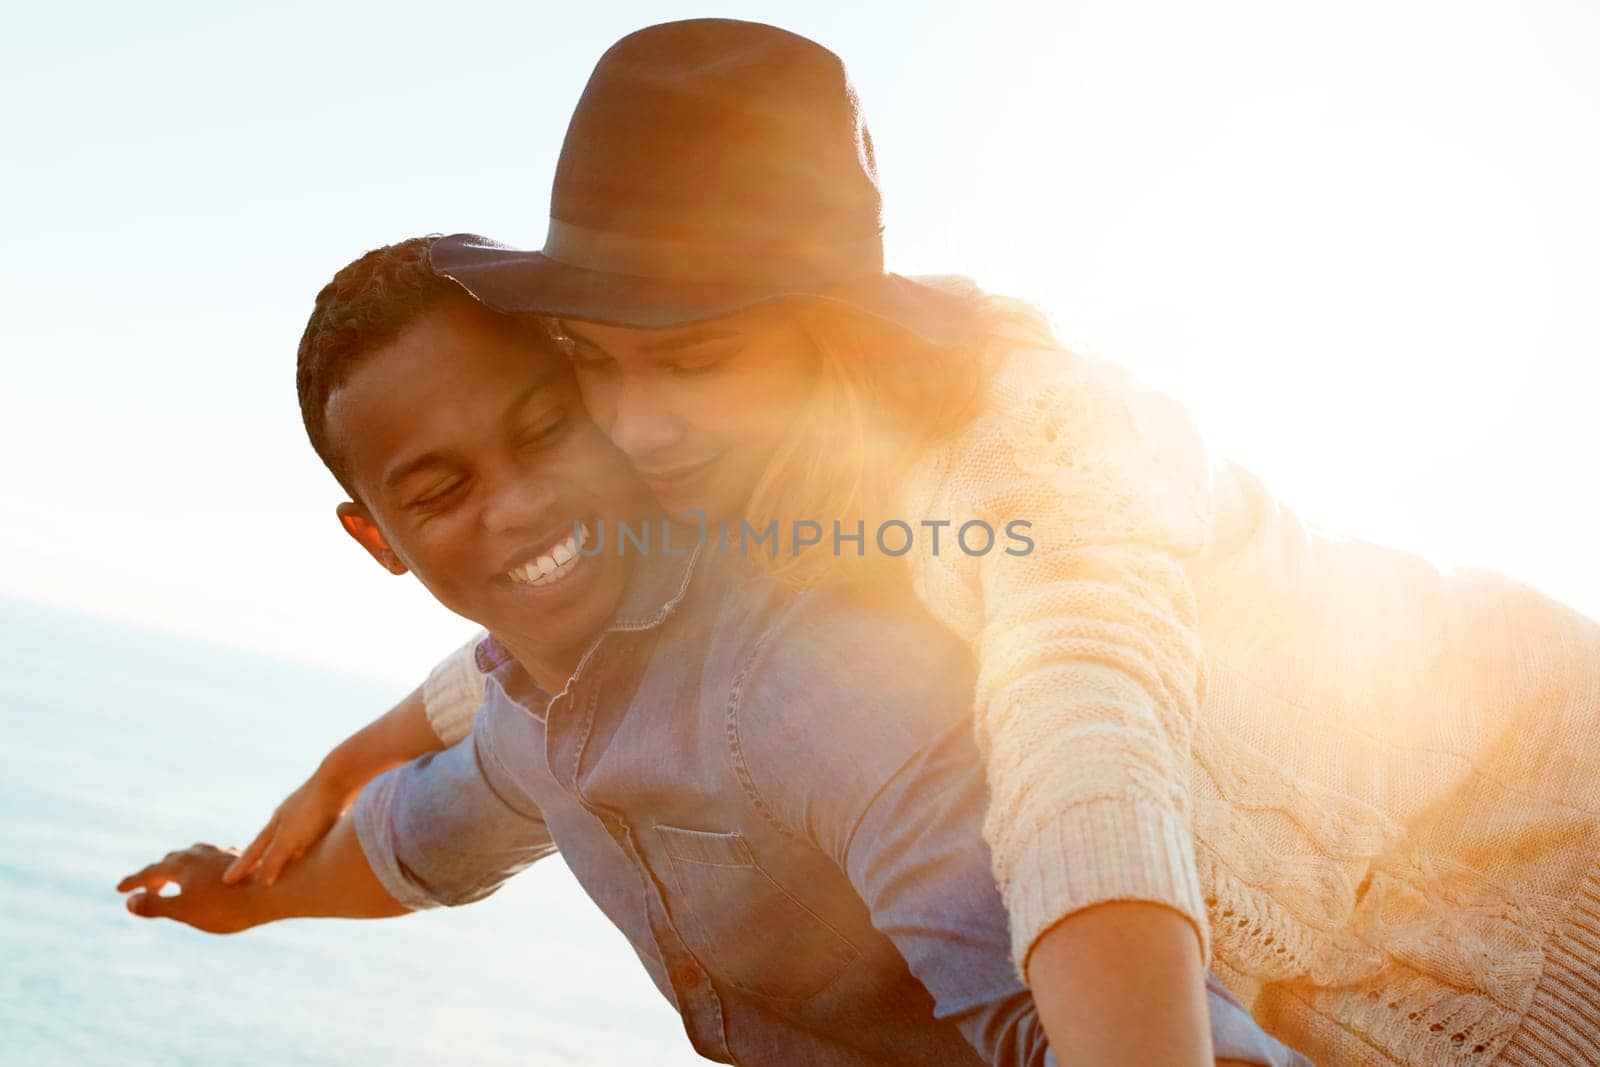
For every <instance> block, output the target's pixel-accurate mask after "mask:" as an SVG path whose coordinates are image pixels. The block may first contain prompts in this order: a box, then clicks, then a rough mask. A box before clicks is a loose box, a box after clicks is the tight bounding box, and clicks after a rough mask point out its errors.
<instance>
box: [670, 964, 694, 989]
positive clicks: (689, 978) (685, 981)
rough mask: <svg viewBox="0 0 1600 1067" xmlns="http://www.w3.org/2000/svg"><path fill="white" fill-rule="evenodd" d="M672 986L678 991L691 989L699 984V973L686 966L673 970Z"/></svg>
mask: <svg viewBox="0 0 1600 1067" xmlns="http://www.w3.org/2000/svg"><path fill="white" fill-rule="evenodd" d="M672 984H673V985H675V986H677V987H678V988H679V989H693V988H694V987H695V986H697V985H699V984H700V972H699V971H697V970H695V969H694V968H693V967H690V966H689V965H688V964H683V965H682V966H679V967H675V968H673V971H672Z"/></svg>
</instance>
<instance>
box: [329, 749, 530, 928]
mask: <svg viewBox="0 0 1600 1067" xmlns="http://www.w3.org/2000/svg"><path fill="white" fill-rule="evenodd" d="M351 817H352V819H354V822H355V829H356V836H357V838H358V839H359V840H360V842H361V849H362V851H363V852H364V853H365V854H366V857H367V864H368V865H369V866H370V867H371V868H372V872H373V874H374V875H376V876H377V878H378V881H379V882H381V883H382V884H383V887H384V889H385V890H387V891H388V893H389V895H390V896H392V897H394V899H395V900H397V901H399V902H400V903H401V904H404V905H405V906H406V907H408V908H411V909H413V910H420V909H423V908H433V907H438V906H440V905H444V906H454V905H458V904H470V903H472V902H473V901H476V900H481V899H483V898H484V897H486V896H488V895H489V894H491V893H493V892H494V891H495V890H496V889H498V888H499V887H500V885H501V883H503V882H504V881H505V880H506V879H507V878H510V877H511V876H512V875H514V874H516V873H517V872H519V871H521V870H523V869H524V868H526V867H528V866H529V865H530V864H532V863H533V862H534V861H535V860H538V859H541V858H543V857H545V856H548V855H550V854H551V853H552V852H554V851H555V850H556V849H555V843H554V841H552V840H551V837H550V831H549V828H548V827H547V826H546V825H545V822H544V819H543V818H542V817H541V816H540V815H539V813H538V811H537V810H536V809H534V808H531V807H530V806H529V805H527V804H526V803H516V804H513V803H512V802H509V801H508V799H507V798H506V797H505V795H504V793H503V792H501V791H497V790H496V789H495V787H494V786H493V785H492V784H491V783H490V781H489V779H488V777H487V776H486V775H485V774H484V769H483V759H482V754H481V753H480V751H479V748H478V744H477V739H476V736H475V735H469V736H468V737H466V738H464V739H463V740H461V741H459V742H458V743H456V744H455V745H453V746H451V747H450V748H447V749H445V750H444V751H442V752H433V753H429V754H428V755H426V756H422V757H420V758H418V759H415V760H413V761H412V762H410V763H407V764H406V765H405V766H403V767H396V768H395V769H394V770H392V771H389V772H388V773H386V774H383V775H380V776H379V777H377V778H375V779H373V780H372V781H371V782H369V783H368V784H367V786H366V788H365V789H363V790H362V791H361V795H360V797H358V798H357V800H356V803H355V807H354V810H353V811H352V812H351Z"/></svg>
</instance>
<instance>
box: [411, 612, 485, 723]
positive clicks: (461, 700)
mask: <svg viewBox="0 0 1600 1067" xmlns="http://www.w3.org/2000/svg"><path fill="white" fill-rule="evenodd" d="M486 636H488V631H487V630H479V631H478V632H477V633H476V634H474V635H473V637H472V639H471V640H470V641H468V642H467V643H466V644H464V645H462V646H461V647H460V648H458V649H456V650H455V651H454V652H452V653H450V655H448V656H446V657H445V658H444V659H442V660H440V661H439V663H438V665H437V666H435V667H434V668H433V670H432V671H429V672H428V677H427V680H426V681H424V682H423V683H422V704H423V707H424V708H425V709H426V710H427V714H428V725H430V726H432V727H433V732H434V733H436V734H438V735H439V740H440V742H442V743H443V744H444V745H445V746H446V747H448V746H450V745H453V744H455V743H456V742H457V741H459V740H461V739H462V738H463V737H466V736H467V735H468V734H470V733H471V732H472V720H473V719H474V718H476V717H477V714H478V709H479V708H480V707H482V706H483V697H484V689H485V686H486V684H487V683H486V682H485V680H484V675H482V674H481V673H479V671H478V662H477V659H476V657H475V656H474V654H473V653H474V650H475V649H476V648H477V647H478V642H479V641H482V640H483V639H484V638H485V637H486Z"/></svg>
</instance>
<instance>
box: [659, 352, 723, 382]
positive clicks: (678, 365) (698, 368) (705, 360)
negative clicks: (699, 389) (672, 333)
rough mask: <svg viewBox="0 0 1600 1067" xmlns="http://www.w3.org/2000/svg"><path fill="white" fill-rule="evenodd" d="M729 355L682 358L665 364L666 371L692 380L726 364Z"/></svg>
mask: <svg viewBox="0 0 1600 1067" xmlns="http://www.w3.org/2000/svg"><path fill="white" fill-rule="evenodd" d="M728 356H729V353H727V352H709V353H706V354H705V355H698V354H696V355H693V356H684V357H682V358H680V359H676V360H673V361H672V362H671V363H669V364H667V368H666V369H667V371H668V372H669V373H671V374H676V375H678V376H680V377H685V378H692V377H694V376H696V375H699V374H710V373H711V372H713V371H715V370H718V369H719V368H721V367H722V365H723V364H724V363H726V362H728Z"/></svg>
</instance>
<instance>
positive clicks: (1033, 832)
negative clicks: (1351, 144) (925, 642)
mask: <svg viewBox="0 0 1600 1067" xmlns="http://www.w3.org/2000/svg"><path fill="white" fill-rule="evenodd" d="M993 358H994V360H995V363H994V366H993V368H992V370H993V373H992V375H991V384H990V386H989V389H990V392H989V394H988V396H987V398H986V399H987V402H986V403H985V405H984V406H983V411H982V414H981V415H980V416H979V417H978V418H977V419H976V420H975V421H973V422H972V423H971V424H970V425H969V426H967V427H966V428H964V430H963V431H962V432H961V433H960V434H959V435H957V436H956V437H954V438H953V439H951V440H949V441H946V442H944V443H943V444H942V445H941V446H940V447H938V448H937V449H935V450H933V451H932V452H930V453H929V454H928V455H926V456H925V457H924V458H923V459H922V460H921V461H919V462H918V463H917V464H916V465H915V466H914V467H913V468H912V469H911V470H910V471H908V472H907V478H906V483H905V492H904V499H903V502H902V514H903V517H904V518H906V519H907V520H908V521H912V522H915V521H918V520H921V519H950V520H953V521H954V522H955V523H956V524H958V525H959V524H960V523H961V522H964V521H967V520H970V519H983V520H985V521H987V522H989V523H990V524H991V526H993V527H994V528H995V529H996V530H1003V529H1004V527H1005V524H1006V523H1007V522H1010V521H1012V520H1019V519H1020V520H1026V521H1027V522H1029V523H1031V527H1030V528H1029V529H1028V530H1027V531H1026V532H1027V534H1028V536H1030V537H1032V539H1033V540H1034V542H1035V548H1034V551H1033V552H1031V553H1029V554H1028V555H1025V556H1010V555H1006V554H1005V553H1004V552H1002V551H999V550H996V551H994V552H990V553H988V554H984V555H980V556H969V555H967V554H965V553H964V552H961V551H959V550H951V548H950V546H949V545H948V544H946V545H945V550H944V551H942V552H941V553H940V554H939V555H937V556H934V555H933V554H932V553H931V552H927V551H923V552H919V553H916V554H914V555H913V557H912V563H913V575H914V580H915V583H916V587H917V590H918V593H919V594H920V595H921V597H922V599H923V600H924V602H925V603H926V604H927V605H928V607H929V608H930V609H931V610H932V611H933V612H934V613H935V614H936V615H937V616H938V617H939V618H940V619H942V620H943V621H944V622H945V623H946V624H947V625H949V626H951V627H952V628H953V629H954V630H955V631H956V632H958V633H960V634H961V635H962V636H963V637H964V638H966V639H967V640H968V641H970V642H971V643H972V644H973V645H974V647H975V648H976V649H977V651H978V661H979V681H978V693H977V700H976V704H975V715H974V721H975V725H976V729H977V734H978V739H979V742H980V745H981V749H982V752H983V754H984V758H985V762H986V766H987V771H988V778H989V785H990V791H991V800H990V804H991V806H990V811H989V814H988V817H987V820H986V825H985V834H986V837H987V838H988V840H989V844H990V846H991V848H992V851H993V855H994V864H995V874H996V877H997V880H998V882H999V884H1000V886H1001V889H1002V890H1003V892H1004V895H1005V900H1006V904H1007V907H1008V909H1009V911H1010V915H1011V921H1012V932H1013V939H1014V950H1015V954H1016V959H1017V961H1018V964H1019V966H1022V965H1023V963H1024V961H1025V960H1026V957H1027V953H1028V950H1029V949H1030V948H1031V947H1032V945H1033V944H1034V943H1035V942H1036V940H1037V939H1038V938H1039V936H1040V935H1041V934H1043V933H1044V932H1045V931H1046V930H1048V929H1049V927H1050V926H1052V925H1053V924H1055V923H1056V922H1058V921H1060V920H1061V919H1063V918H1065V917H1067V916H1069V915H1071V914H1073V913H1074V912H1076V911H1078V910H1080V909H1082V908H1086V907H1088V906H1090V905H1093V904H1096V903H1100V902H1102V901H1109V900H1140V901H1149V902H1155V903H1160V904H1164V905H1166V906H1169V907H1171V908H1173V909H1175V910H1177V911H1178V912H1180V913H1181V914H1183V915H1185V916H1187V917H1188V918H1189V919H1190V920H1191V921H1192V922H1193V923H1194V924H1195V929H1196V934H1197V936H1198V937H1199V939H1200V944H1201V947H1202V952H1203V953H1204V954H1205V956H1206V959H1207V961H1208V963H1209V964H1210V965H1211V966H1212V967H1213V968H1214V969H1215V970H1216V971H1217V973H1218V974H1219V975H1220V976H1221V977H1222V978H1223V980H1224V981H1225V982H1227V984H1228V985H1229V986H1230V987H1231V988H1232V989H1233V990H1234V992H1236V993H1237V994H1239V995H1240V997H1241V998H1242V999H1243V1000H1244V1002H1245V1003H1246V1004H1247V1005H1249V1006H1250V1007H1251V1009H1252V1011H1253V1013H1254V1014H1255V1016H1256V1017H1257V1019H1258V1020H1259V1021H1261V1022H1262V1023H1263V1025H1265V1026H1267V1028H1268V1029H1269V1030H1271V1031H1272V1032H1273V1033H1274V1034H1275V1035H1276V1036H1278V1037H1279V1038H1281V1039H1282V1040H1284V1041H1286V1042H1287V1043H1288V1044H1290V1045H1292V1046H1294V1047H1295V1048H1298V1049H1299V1050H1300V1051H1302V1052H1305V1053H1306V1054H1308V1055H1310V1056H1311V1057H1312V1058H1313V1059H1314V1060H1315V1061H1316V1062H1318V1063H1320V1064H1324V1065H1329V1064H1333V1065H1340V1064H1367V1063H1372V1064H1447V1063H1448V1064H1469V1065H1476V1064H1491V1063H1506V1064H1517V1065H1535V1064H1558V1063H1559V1064H1573V1063H1582V1062H1600V1009H1597V1008H1596V1005H1597V1004H1600V865H1597V864H1600V861H1597V856H1600V744H1597V742H1596V739H1595V727H1596V725H1597V723H1600V627H1597V626H1596V624H1595V623H1593V622H1592V621H1591V620H1589V619H1586V618H1584V617H1583V616H1581V615H1579V614H1577V613H1576V612H1573V611H1572V610H1570V609H1569V608H1566V607H1565V606H1563V605H1561V604H1559V603H1557V602H1555V601H1553V600H1551V599H1549V598H1548V597H1545V596H1543V595H1541V594H1539V593H1537V592H1536V591H1534V590H1531V589H1529V588H1527V587H1525V586H1522V585H1520V584H1518V583H1516V582H1513V581H1511V580H1509V579H1506V578H1504V577H1501V576H1499V575H1496V574H1492V573H1490V572H1487V571H1482V570H1477V569H1462V570H1441V569H1439V568H1437V567H1435V566H1434V565H1432V564H1430V563H1428V562H1427V561H1424V560H1422V559H1420V558H1418V557H1416V556H1414V555H1410V554H1408V553H1404V552H1400V551H1397V550H1394V549H1389V548H1384V547H1381V546H1378V545H1373V544H1370V543H1367V542H1364V541H1359V540H1352V539H1348V538H1344V537H1341V536H1339V535H1337V534H1335V533H1333V532H1331V531H1328V530H1324V529H1321V528H1319V527H1316V526H1313V525H1310V524H1307V523H1304V522H1302V521H1301V520H1300V519H1299V517H1298V516H1296V515H1295V513H1294V512H1293V511H1291V510H1290V509H1289V508H1287V507H1285V506H1283V505H1282V504H1281V503H1280V502H1278V501H1277V500H1275V499H1274V498H1273V497H1272V496H1271V494H1269V493H1268V492H1267V491H1266V489H1265V488H1264V487H1263V486H1262V485H1261V484H1260V483H1259V482H1258V481H1257V480H1256V479H1255V478H1254V477H1253V476H1251V475H1250V474H1249V472H1248V471H1246V470H1244V469H1243V468H1241V467H1239V466H1238V465H1237V464H1234V463H1231V462H1226V461H1222V460H1214V459H1213V458H1212V456H1211V455H1210V453H1209V451H1208V449H1207V447H1206V445H1205V442H1204V439H1203V437H1202V435H1201V434H1200V432H1199V430H1198V429H1197V428H1196V427H1195V425H1194V424H1193V422H1192V420H1191V419H1190V417H1189V416H1188V414H1187V412H1186V411H1185V410H1184V409H1183V408H1182V407H1181V406H1180V405H1178V404H1177V403H1176V402H1175V401H1173V400H1172V399H1170V398H1169V397H1167V396H1165V395H1164V394H1162V393H1160V392H1158V391H1155V390H1152V389H1149V388H1147V387H1145V386H1143V385H1142V384H1141V383H1139V382H1137V381H1136V380H1135V379H1134V378H1132V376H1130V375H1129V374H1128V373H1127V372H1126V371H1125V370H1123V369H1122V368H1120V367H1118V366H1116V365H1114V364H1112V363H1109V362H1108V361H1105V360H1102V359H1100V358H1098V357H1096V356H1093V355H1092V354H1089V353H1087V352H1086V351H1084V352H1080V351H1072V352H1065V351H1059V350H1051V349H1034V348H1027V347H1017V348H1015V349H1012V350H1009V351H1002V352H997V353H995V355H994V357H993ZM1002 543H1003V542H1002ZM471 653H472V648H471V644H470V643H469V645H467V646H465V647H463V649H461V650H459V651H458V652H456V653H454V654H453V655H452V656H451V657H450V658H449V659H447V660H446V661H445V662H444V663H441V664H440V666H439V667H438V668H436V669H435V671H434V673H433V675H432V676H430V678H429V680H428V684H427V685H426V686H425V689H424V693H425V697H426V700H427V703H428V712H429V716H430V720H431V721H432V722H433V724H434V727H435V729H436V730H437V731H438V732H439V734H440V737H441V738H442V739H443V740H445V741H452V740H454V739H455V738H456V737H459V736H461V735H463V734H465V733H466V731H467V730H468V729H470V723H471V716H472V714H473V712H474V711H475V710H476V708H477V705H478V702H479V701H480V700H481V696H482V680H481V678H479V677H478V676H477V674H476V671H475V669H474V664H473V660H472V654H471Z"/></svg>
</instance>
